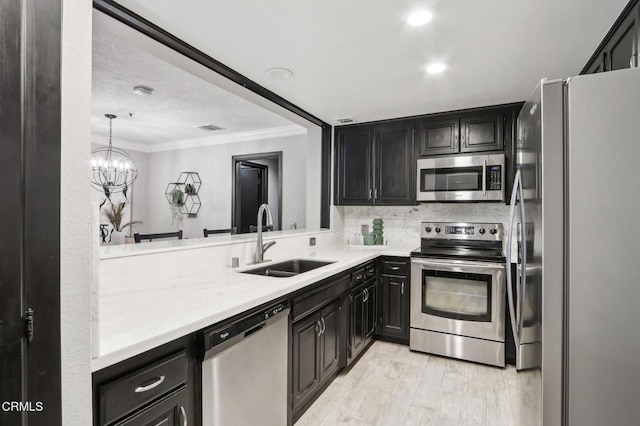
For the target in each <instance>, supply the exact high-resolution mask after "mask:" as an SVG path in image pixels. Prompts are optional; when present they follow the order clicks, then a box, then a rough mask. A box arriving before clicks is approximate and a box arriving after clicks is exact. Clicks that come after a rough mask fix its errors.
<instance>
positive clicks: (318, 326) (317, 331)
mask: <svg viewBox="0 0 640 426" xmlns="http://www.w3.org/2000/svg"><path fill="white" fill-rule="evenodd" d="M316 334H317V335H318V337H320V335H321V334H322V325H321V324H320V320H317V321H316Z"/></svg>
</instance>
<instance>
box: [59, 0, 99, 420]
mask: <svg viewBox="0 0 640 426" xmlns="http://www.w3.org/2000/svg"><path fill="white" fill-rule="evenodd" d="M91 14H92V5H91V2H90V1H85V0H63V1H62V75H61V79H62V104H61V108H62V123H61V124H62V129H61V130H62V138H61V141H62V142H61V144H62V159H61V167H62V175H61V182H60V185H61V188H62V191H61V200H60V201H61V223H60V226H61V230H60V249H61V260H60V314H61V318H60V321H61V351H62V365H61V368H62V424H63V425H90V424H91V423H92V419H91V367H90V359H91V351H90V341H91V336H90V312H89V299H90V281H91V238H90V232H91V230H90V227H89V222H90V220H91V211H90V207H89V206H90V204H89V197H90V195H89V186H88V185H87V167H88V166H89V152H90V144H89V143H88V141H89V140H90V139H89V138H90V136H91V128H90V123H91V16H92V15H91Z"/></svg>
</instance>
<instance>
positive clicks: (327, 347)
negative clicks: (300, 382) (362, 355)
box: [320, 301, 341, 380]
mask: <svg viewBox="0 0 640 426" xmlns="http://www.w3.org/2000/svg"><path fill="white" fill-rule="evenodd" d="M340 312H341V307H340V305H339V302H338V301H336V302H334V303H332V304H330V305H329V306H327V307H326V308H324V309H323V310H322V312H321V313H320V320H321V322H322V332H321V334H320V352H321V357H320V365H321V366H322V368H321V369H320V377H321V380H322V378H325V377H329V376H331V374H333V373H334V372H336V371H338V369H339V368H340V333H339V331H340Z"/></svg>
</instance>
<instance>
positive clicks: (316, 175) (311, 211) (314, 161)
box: [298, 126, 333, 229]
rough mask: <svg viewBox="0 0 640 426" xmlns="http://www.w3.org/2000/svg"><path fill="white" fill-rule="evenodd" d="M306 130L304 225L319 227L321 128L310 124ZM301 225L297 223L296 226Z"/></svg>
mask: <svg viewBox="0 0 640 426" xmlns="http://www.w3.org/2000/svg"><path fill="white" fill-rule="evenodd" d="M307 132H308V133H307V139H308V143H307V152H306V156H307V190H306V194H307V200H306V206H305V210H306V227H307V228H308V229H319V228H320V207H321V205H322V198H321V195H322V129H321V128H320V127H318V126H311V127H310V128H308V129H307ZM331 152H333V151H331ZM332 163H333V161H332ZM332 176H333V175H332ZM301 204H302V203H301ZM303 227H304V226H300V224H298V228H303Z"/></svg>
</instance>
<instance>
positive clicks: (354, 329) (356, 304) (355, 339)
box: [349, 287, 365, 359]
mask: <svg viewBox="0 0 640 426" xmlns="http://www.w3.org/2000/svg"><path fill="white" fill-rule="evenodd" d="M351 297H352V298H351V307H350V311H351V326H350V333H349V335H350V343H351V347H350V351H349V358H350V359H353V358H355V357H356V356H358V354H359V353H360V351H361V350H362V349H364V343H365V334H364V321H365V320H364V314H365V310H364V287H361V289H360V290H359V291H357V292H356V293H354V294H353V295H352V296H351Z"/></svg>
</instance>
